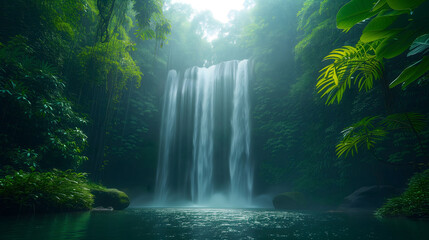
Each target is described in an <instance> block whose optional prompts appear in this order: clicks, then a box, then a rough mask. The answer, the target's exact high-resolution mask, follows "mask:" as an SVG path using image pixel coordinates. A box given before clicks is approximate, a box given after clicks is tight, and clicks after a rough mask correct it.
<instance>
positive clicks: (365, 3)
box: [337, 0, 380, 31]
mask: <svg viewBox="0 0 429 240" xmlns="http://www.w3.org/2000/svg"><path fill="white" fill-rule="evenodd" d="M377 2H379V1H378V0H352V1H350V2H349V3H347V4H346V5H344V6H343V7H342V8H341V9H340V11H338V13H337V27H338V28H340V29H344V30H346V31H348V30H350V28H352V27H353V26H354V25H355V24H357V23H359V22H362V21H363V20H365V19H367V18H369V17H372V16H374V15H376V14H377V13H378V11H380V9H379V10H378V11H374V6H375V4H377Z"/></svg>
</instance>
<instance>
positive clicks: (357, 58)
mask: <svg viewBox="0 0 429 240" xmlns="http://www.w3.org/2000/svg"><path fill="white" fill-rule="evenodd" d="M324 60H333V61H334V62H333V63H332V64H330V65H328V66H326V67H324V68H323V69H322V70H320V72H322V73H321V75H320V76H319V78H318V82H317V84H316V87H317V88H318V93H322V95H321V97H324V96H325V95H326V96H327V100H326V104H332V103H334V102H335V100H336V101H337V102H338V103H340V101H341V99H342V98H343V95H344V92H345V91H346V89H347V88H350V87H351V85H352V83H353V84H357V85H358V88H359V91H361V90H362V89H365V90H366V91H368V90H369V89H371V88H372V86H373V84H374V81H376V80H378V79H380V78H381V77H382V75H383V64H382V62H380V61H379V60H378V59H377V58H376V56H375V48H374V46H373V45H371V44H363V43H358V44H357V45H356V47H351V46H344V47H342V48H339V49H336V50H333V51H332V52H331V53H330V54H329V55H328V56H326V57H325V58H324Z"/></svg>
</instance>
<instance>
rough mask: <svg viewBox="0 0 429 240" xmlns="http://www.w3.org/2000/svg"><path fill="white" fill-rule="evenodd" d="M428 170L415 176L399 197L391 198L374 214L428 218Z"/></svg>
mask: <svg viewBox="0 0 429 240" xmlns="http://www.w3.org/2000/svg"><path fill="white" fill-rule="evenodd" d="M428 193H429V170H426V171H424V172H422V173H417V174H415V175H414V176H413V177H412V178H411V179H410V182H409V183H408V188H407V189H406V190H405V192H404V193H402V194H401V195H400V196H399V197H395V198H391V199H389V200H387V202H386V203H385V204H384V205H383V206H382V207H381V208H380V209H378V210H377V211H376V212H375V215H376V216H379V217H412V218H427V217H429V194H428Z"/></svg>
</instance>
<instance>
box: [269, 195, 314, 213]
mask: <svg viewBox="0 0 429 240" xmlns="http://www.w3.org/2000/svg"><path fill="white" fill-rule="evenodd" d="M273 205H274V208H275V209H282V210H301V209H305V208H307V206H306V205H307V203H306V201H305V198H304V196H303V195H302V194H301V193H299V192H285V193H282V194H279V195H277V196H275V197H274V199H273Z"/></svg>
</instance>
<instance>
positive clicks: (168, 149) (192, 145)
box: [155, 60, 253, 206]
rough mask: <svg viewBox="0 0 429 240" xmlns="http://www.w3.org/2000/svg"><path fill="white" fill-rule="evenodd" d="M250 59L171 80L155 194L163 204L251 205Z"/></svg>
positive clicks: (190, 71)
mask: <svg viewBox="0 0 429 240" xmlns="http://www.w3.org/2000/svg"><path fill="white" fill-rule="evenodd" d="M248 71H249V69H248V60H243V61H240V62H239V61H228V62H224V63H221V64H219V65H215V66H211V67H209V68H197V67H194V68H190V69H188V70H186V71H185V74H184V76H183V78H180V77H179V75H178V74H177V72H176V71H175V70H171V71H170V72H169V74H168V77H167V82H166V86H165V95H164V105H163V111H162V122H161V139H160V148H159V151H160V154H159V161H158V171H157V179H156V189H155V195H156V196H155V201H156V202H157V204H167V203H173V202H178V201H191V202H193V203H195V204H201V205H211V204H213V202H214V201H215V199H219V196H221V198H222V199H223V200H224V201H223V203H222V204H229V205H230V206H232V205H238V206H245V205H250V203H251V196H252V188H253V165H252V163H251V159H250V104H249V90H248V88H249V75H248Z"/></svg>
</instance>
